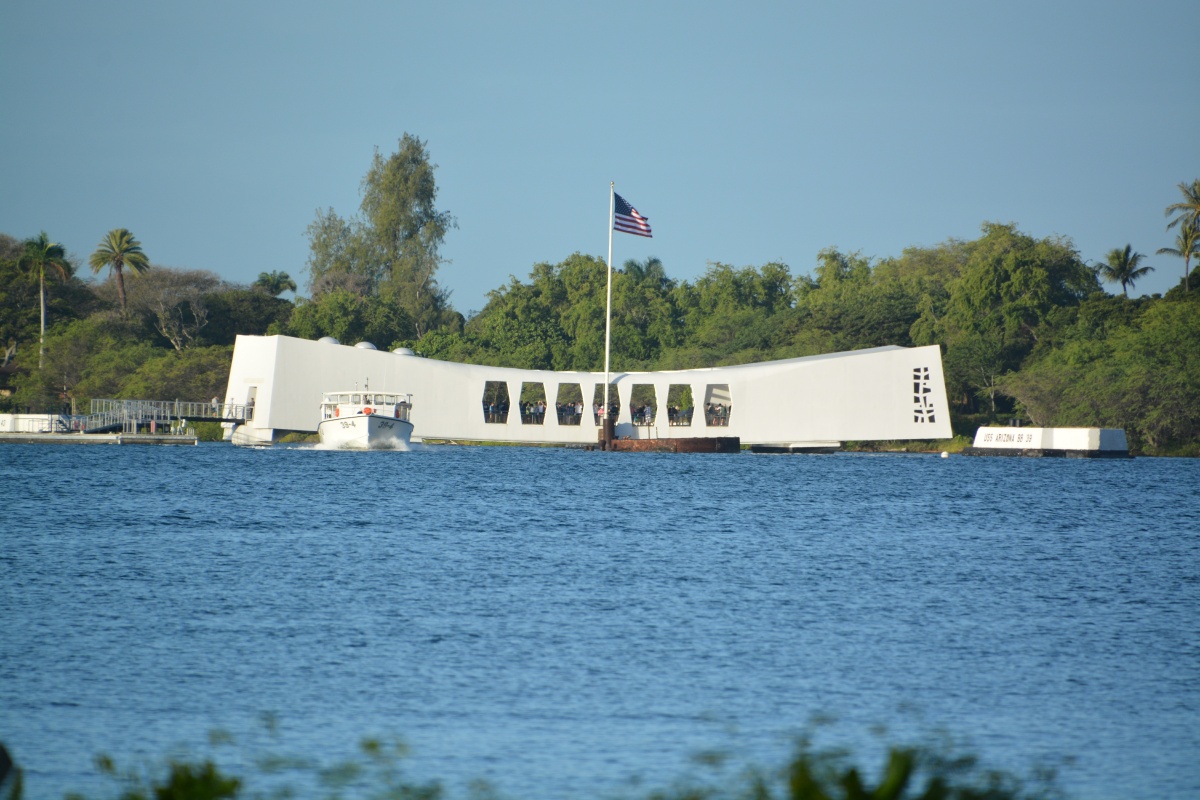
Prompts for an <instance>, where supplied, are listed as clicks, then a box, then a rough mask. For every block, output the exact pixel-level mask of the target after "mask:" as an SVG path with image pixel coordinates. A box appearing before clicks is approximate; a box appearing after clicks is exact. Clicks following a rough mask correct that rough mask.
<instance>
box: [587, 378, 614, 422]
mask: <svg viewBox="0 0 1200 800" xmlns="http://www.w3.org/2000/svg"><path fill="white" fill-rule="evenodd" d="M620 411H621V395H620V393H619V392H618V391H617V385H616V384H615V383H612V384H609V386H608V415H609V416H610V417H612V418H613V420H614V421H615V420H616V418H617V416H618V415H619V414H620ZM592 419H594V420H595V422H596V425H597V426H599V425H602V424H603V423H604V384H602V383H601V384H598V385H597V386H596V391H595V393H594V394H593V395H592Z"/></svg>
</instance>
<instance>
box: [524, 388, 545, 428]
mask: <svg viewBox="0 0 1200 800" xmlns="http://www.w3.org/2000/svg"><path fill="white" fill-rule="evenodd" d="M545 422H546V384H544V383H522V384H521V424H522V425H543V424H545Z"/></svg>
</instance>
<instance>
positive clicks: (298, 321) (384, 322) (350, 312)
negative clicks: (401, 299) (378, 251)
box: [287, 289, 415, 348]
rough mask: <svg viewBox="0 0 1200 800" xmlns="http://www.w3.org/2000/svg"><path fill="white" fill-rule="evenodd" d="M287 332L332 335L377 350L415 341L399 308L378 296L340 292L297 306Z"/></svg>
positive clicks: (307, 336)
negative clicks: (369, 345) (362, 343)
mask: <svg viewBox="0 0 1200 800" xmlns="http://www.w3.org/2000/svg"><path fill="white" fill-rule="evenodd" d="M287 331H288V333H289V334H291V335H292V336H298V337H300V338H302V339H319V338H321V337H323V336H332V337H333V338H335V339H337V340H338V341H339V342H343V343H345V344H355V343H358V342H371V343H372V344H374V345H375V346H376V347H380V348H383V347H391V346H392V345H394V344H396V343H397V342H400V341H408V340H411V339H413V338H415V337H414V336H413V325H412V322H411V321H410V320H409V319H408V318H407V317H406V316H405V314H404V312H403V311H402V310H401V309H399V308H397V307H396V306H394V305H392V304H390V303H388V302H387V301H385V300H384V299H383V298H381V297H378V296H368V297H362V296H360V295H356V294H354V293H352V292H348V291H345V290H343V289H336V290H333V291H329V292H326V293H324V294H322V295H320V296H318V297H315V298H313V299H312V300H309V301H307V302H304V303H301V304H300V305H298V306H297V307H296V309H295V310H294V311H293V312H292V315H291V319H290V320H289V321H288V324H287Z"/></svg>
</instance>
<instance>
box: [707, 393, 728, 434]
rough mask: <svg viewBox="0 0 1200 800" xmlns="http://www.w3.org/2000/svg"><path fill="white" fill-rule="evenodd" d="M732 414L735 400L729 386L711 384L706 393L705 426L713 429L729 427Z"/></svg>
mask: <svg viewBox="0 0 1200 800" xmlns="http://www.w3.org/2000/svg"><path fill="white" fill-rule="evenodd" d="M732 413H733V398H732V397H731V396H730V394H729V384H725V383H710V384H709V385H708V387H707V388H706V389H705V391H704V424H706V425H708V426H709V427H711V428H724V427H727V426H728V425H729V417H730V415H731V414H732Z"/></svg>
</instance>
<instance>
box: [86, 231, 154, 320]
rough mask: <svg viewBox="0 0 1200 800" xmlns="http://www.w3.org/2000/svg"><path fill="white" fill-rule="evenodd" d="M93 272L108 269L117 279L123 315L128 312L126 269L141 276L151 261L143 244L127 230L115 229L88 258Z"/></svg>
mask: <svg viewBox="0 0 1200 800" xmlns="http://www.w3.org/2000/svg"><path fill="white" fill-rule="evenodd" d="M88 264H89V265H90V266H91V268H92V272H99V271H100V270H102V269H104V268H105V267H108V268H109V269H110V270H111V271H112V274H114V275H115V276H116V278H117V296H118V298H120V302H121V313H122V314H124V313H125V311H126V298H125V274H124V271H125V269H126V268H128V270H129V271H130V272H131V273H132V274H134V275H140V274H141V273H143V272H145V271H146V270H148V269H149V268H150V259H148V258H147V257H146V254H145V253H144V252H143V251H142V244H141V242H139V241H138V240H137V239H135V238H133V234H132V233H130V232H129V231H128V230H126V229H125V228H114V229H113V230H111V231H109V232H108V235H107V236H105V237H104V239H102V240H101V241H100V246H99V247H98V248H97V250H96V252H94V253H92V255H91V257H89V258H88Z"/></svg>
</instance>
